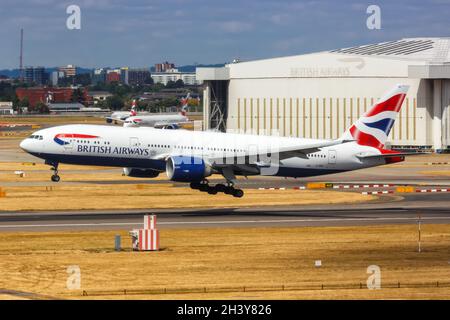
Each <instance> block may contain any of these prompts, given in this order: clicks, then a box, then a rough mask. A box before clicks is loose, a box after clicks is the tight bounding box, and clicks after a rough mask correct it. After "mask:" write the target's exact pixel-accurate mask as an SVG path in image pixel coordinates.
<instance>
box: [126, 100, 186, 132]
mask: <svg viewBox="0 0 450 320" xmlns="http://www.w3.org/2000/svg"><path fill="white" fill-rule="evenodd" d="M189 98H190V93H188V94H187V96H186V97H185V98H183V99H181V104H182V105H181V109H180V112H179V113H178V114H152V115H133V116H130V117H128V118H126V119H125V120H124V123H123V126H124V127H154V128H165V129H178V128H179V127H180V125H182V124H183V123H188V122H190V121H189V118H188V117H187V108H188V106H189Z"/></svg>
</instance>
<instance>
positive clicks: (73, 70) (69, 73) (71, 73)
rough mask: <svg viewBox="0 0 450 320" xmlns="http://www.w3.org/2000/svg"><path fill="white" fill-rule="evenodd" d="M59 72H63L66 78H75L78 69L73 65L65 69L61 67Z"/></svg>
mask: <svg viewBox="0 0 450 320" xmlns="http://www.w3.org/2000/svg"><path fill="white" fill-rule="evenodd" d="M58 71H60V72H63V73H64V77H74V76H76V74H77V67H76V66H74V65H72V64H68V65H67V66H65V67H59V68H58Z"/></svg>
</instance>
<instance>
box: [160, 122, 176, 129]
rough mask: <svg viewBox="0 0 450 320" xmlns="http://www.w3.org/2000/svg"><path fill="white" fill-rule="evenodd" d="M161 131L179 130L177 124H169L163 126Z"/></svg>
mask: <svg viewBox="0 0 450 320" xmlns="http://www.w3.org/2000/svg"><path fill="white" fill-rule="evenodd" d="M162 129H172V130H175V129H180V126H179V125H178V124H176V123H171V124H166V125H164V126H163V127H162Z"/></svg>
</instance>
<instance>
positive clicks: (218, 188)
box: [190, 179, 244, 198]
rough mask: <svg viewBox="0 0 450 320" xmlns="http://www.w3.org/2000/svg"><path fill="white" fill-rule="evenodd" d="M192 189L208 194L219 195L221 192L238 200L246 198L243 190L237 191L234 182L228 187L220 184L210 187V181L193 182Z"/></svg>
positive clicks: (228, 184)
mask: <svg viewBox="0 0 450 320" xmlns="http://www.w3.org/2000/svg"><path fill="white" fill-rule="evenodd" d="M190 187H191V188H192V189H195V190H200V191H202V192H207V193H208V194H217V193H219V192H223V193H225V194H229V195H232V196H233V197H236V198H242V197H243V196H244V191H242V190H241V189H236V188H235V187H234V184H233V183H232V182H228V183H227V185H224V184H221V183H219V184H216V185H215V186H211V185H209V182H208V180H206V179H205V180H203V181H202V182H191V184H190Z"/></svg>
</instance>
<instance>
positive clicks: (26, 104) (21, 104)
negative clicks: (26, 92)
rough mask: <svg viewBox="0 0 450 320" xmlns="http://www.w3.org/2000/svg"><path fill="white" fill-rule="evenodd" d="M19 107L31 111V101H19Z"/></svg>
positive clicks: (26, 99) (24, 99) (26, 98)
mask: <svg viewBox="0 0 450 320" xmlns="http://www.w3.org/2000/svg"><path fill="white" fill-rule="evenodd" d="M18 107H19V108H20V109H22V110H23V109H29V108H30V101H29V100H28V97H25V98H23V99H22V100H20V101H19V103H18Z"/></svg>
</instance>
